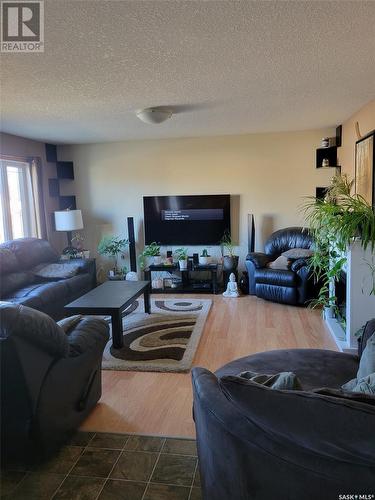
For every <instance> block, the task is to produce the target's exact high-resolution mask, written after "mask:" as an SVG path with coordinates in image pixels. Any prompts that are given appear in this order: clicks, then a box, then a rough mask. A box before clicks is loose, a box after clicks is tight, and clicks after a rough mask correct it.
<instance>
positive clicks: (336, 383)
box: [192, 320, 375, 500]
mask: <svg viewBox="0 0 375 500" xmlns="http://www.w3.org/2000/svg"><path fill="white" fill-rule="evenodd" d="M374 332H375V320H373V321H371V322H369V323H368V324H367V327H366V330H365V333H364V335H363V337H362V341H361V343H360V346H359V351H358V355H354V354H346V353H341V352H334V351H328V350H319V349H291V350H290V349H288V350H279V351H268V352H262V353H257V354H254V355H251V356H248V357H245V358H242V359H237V360H235V361H233V362H231V363H228V364H227V365H225V366H223V367H222V368H220V369H219V370H218V371H217V372H216V374H213V373H211V372H209V371H208V370H205V369H204V368H194V369H193V370H192V377H193V393H194V420H195V426H196V431H197V446H198V458H199V466H200V476H201V483H202V493H203V499H204V500H228V499H236V500H270V499H273V498H275V499H276V498H277V499H280V500H284V499H288V500H301V499H303V500H317V499H320V500H338V499H339V498H349V497H350V498H358V499H359V498H368V499H369V498H372V497H373V495H374V493H375V437H374V429H375V396H371V395H367V394H366V395H365V394H361V393H349V394H346V395H343V394H342V393H341V391H339V389H340V387H341V385H342V384H344V383H346V382H348V381H349V380H350V379H352V378H355V377H356V374H357V370H358V366H359V359H360V356H361V354H362V351H363V349H364V346H365V345H366V342H367V339H368V338H370V336H371V335H372V334H373V333H374ZM243 371H251V372H256V373H263V374H264V373H267V374H276V373H280V372H282V371H292V372H294V373H295V374H296V375H297V376H298V378H299V380H300V381H301V384H302V387H303V390H299V391H297V390H275V389H271V388H269V387H266V386H263V385H260V384H256V383H254V382H251V381H249V380H246V379H244V378H241V377H239V376H238V375H239V374H240V373H241V372H243ZM324 387H326V388H327V389H324ZM319 388H320V389H319ZM314 389H315V390H314ZM346 495H347V496H346Z"/></svg>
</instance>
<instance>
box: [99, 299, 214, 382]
mask: <svg viewBox="0 0 375 500" xmlns="http://www.w3.org/2000/svg"><path fill="white" fill-rule="evenodd" d="M211 303H212V301H211V300H200V299H199V300H198V299H177V298H174V299H167V300H166V299H161V300H157V299H151V314H145V313H144V309H143V301H142V300H138V301H136V302H135V303H134V304H133V305H132V306H130V308H129V309H128V310H127V311H126V312H125V315H124V318H123V328H124V346H123V347H122V348H121V349H114V348H113V347H112V340H110V341H109V342H108V344H107V345H106V348H105V350H104V354H103V364H102V367H103V369H104V370H134V371H152V372H187V371H189V370H190V368H191V365H192V363H193V358H194V355H195V351H196V349H197V347H198V344H199V340H200V337H201V335H202V332H203V329H204V324H205V322H206V319H207V315H208V313H209V310H210V307H211Z"/></svg>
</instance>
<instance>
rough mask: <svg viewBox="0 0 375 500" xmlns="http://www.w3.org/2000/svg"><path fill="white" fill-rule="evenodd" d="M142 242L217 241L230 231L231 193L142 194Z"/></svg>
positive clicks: (183, 242) (198, 243)
mask: <svg viewBox="0 0 375 500" xmlns="http://www.w3.org/2000/svg"><path fill="white" fill-rule="evenodd" d="M143 209H144V225H145V243H146V245H149V244H150V243H152V242H153V241H156V242H157V243H158V244H160V245H218V244H219V242H220V240H221V238H222V236H223V234H224V233H225V232H226V231H228V232H230V195H229V194H217V195H216V194H215V195H206V196H205V195H194V196H144V197H143Z"/></svg>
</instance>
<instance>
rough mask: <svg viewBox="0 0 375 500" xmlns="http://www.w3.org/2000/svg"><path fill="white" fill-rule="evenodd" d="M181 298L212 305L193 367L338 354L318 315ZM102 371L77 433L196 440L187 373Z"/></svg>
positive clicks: (257, 303)
mask: <svg viewBox="0 0 375 500" xmlns="http://www.w3.org/2000/svg"><path fill="white" fill-rule="evenodd" d="M158 297H160V298H162V297H163V296H160V295H159V296H158ZM182 297H191V298H199V297H200V298H206V299H207V298H211V299H212V301H213V304H212V307H211V311H210V313H209V316H208V319H207V322H206V325H205V330H204V332H203V335H202V337H201V341H200V344H199V347H198V350H197V353H196V356H195V359H194V363H193V366H203V367H205V368H208V369H209V370H212V371H214V370H216V369H217V368H219V367H220V366H222V365H224V364H225V363H227V362H229V361H231V360H234V359H236V358H239V357H242V356H246V355H248V354H251V353H255V352H260V351H267V350H272V349H293V348H320V349H332V350H337V348H336V345H335V343H334V341H333V339H332V338H331V336H330V334H329V333H328V330H327V329H326V327H325V326H324V323H323V320H322V318H321V315H320V311H315V310H310V309H306V308H300V307H292V306H286V305H282V304H274V303H272V302H267V301H264V300H262V299H258V298H257V297H254V296H243V297H240V298H238V299H229V298H228V299H225V298H224V297H222V296H221V295H179V298H182ZM165 298H171V296H165ZM102 373H103V375H102V376H103V394H102V398H101V400H100V402H99V404H98V405H97V407H96V408H95V410H94V411H93V412H92V413H91V415H90V416H89V417H88V418H87V420H86V421H85V422H84V424H83V426H82V427H81V429H82V430H85V431H97V432H131V433H139V434H154V435H164V436H186V437H194V436H195V431H194V423H193V419H192V412H191V408H192V389H191V379H190V373H186V374H181V373H156V372H126V371H103V372H102Z"/></svg>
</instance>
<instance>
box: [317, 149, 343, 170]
mask: <svg viewBox="0 0 375 500" xmlns="http://www.w3.org/2000/svg"><path fill="white" fill-rule="evenodd" d="M324 159H327V160H328V162H329V164H328V167H334V168H336V167H338V165H337V146H330V147H328V148H318V149H317V150H316V168H322V167H323V160H324ZM323 168H324V167H323Z"/></svg>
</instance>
